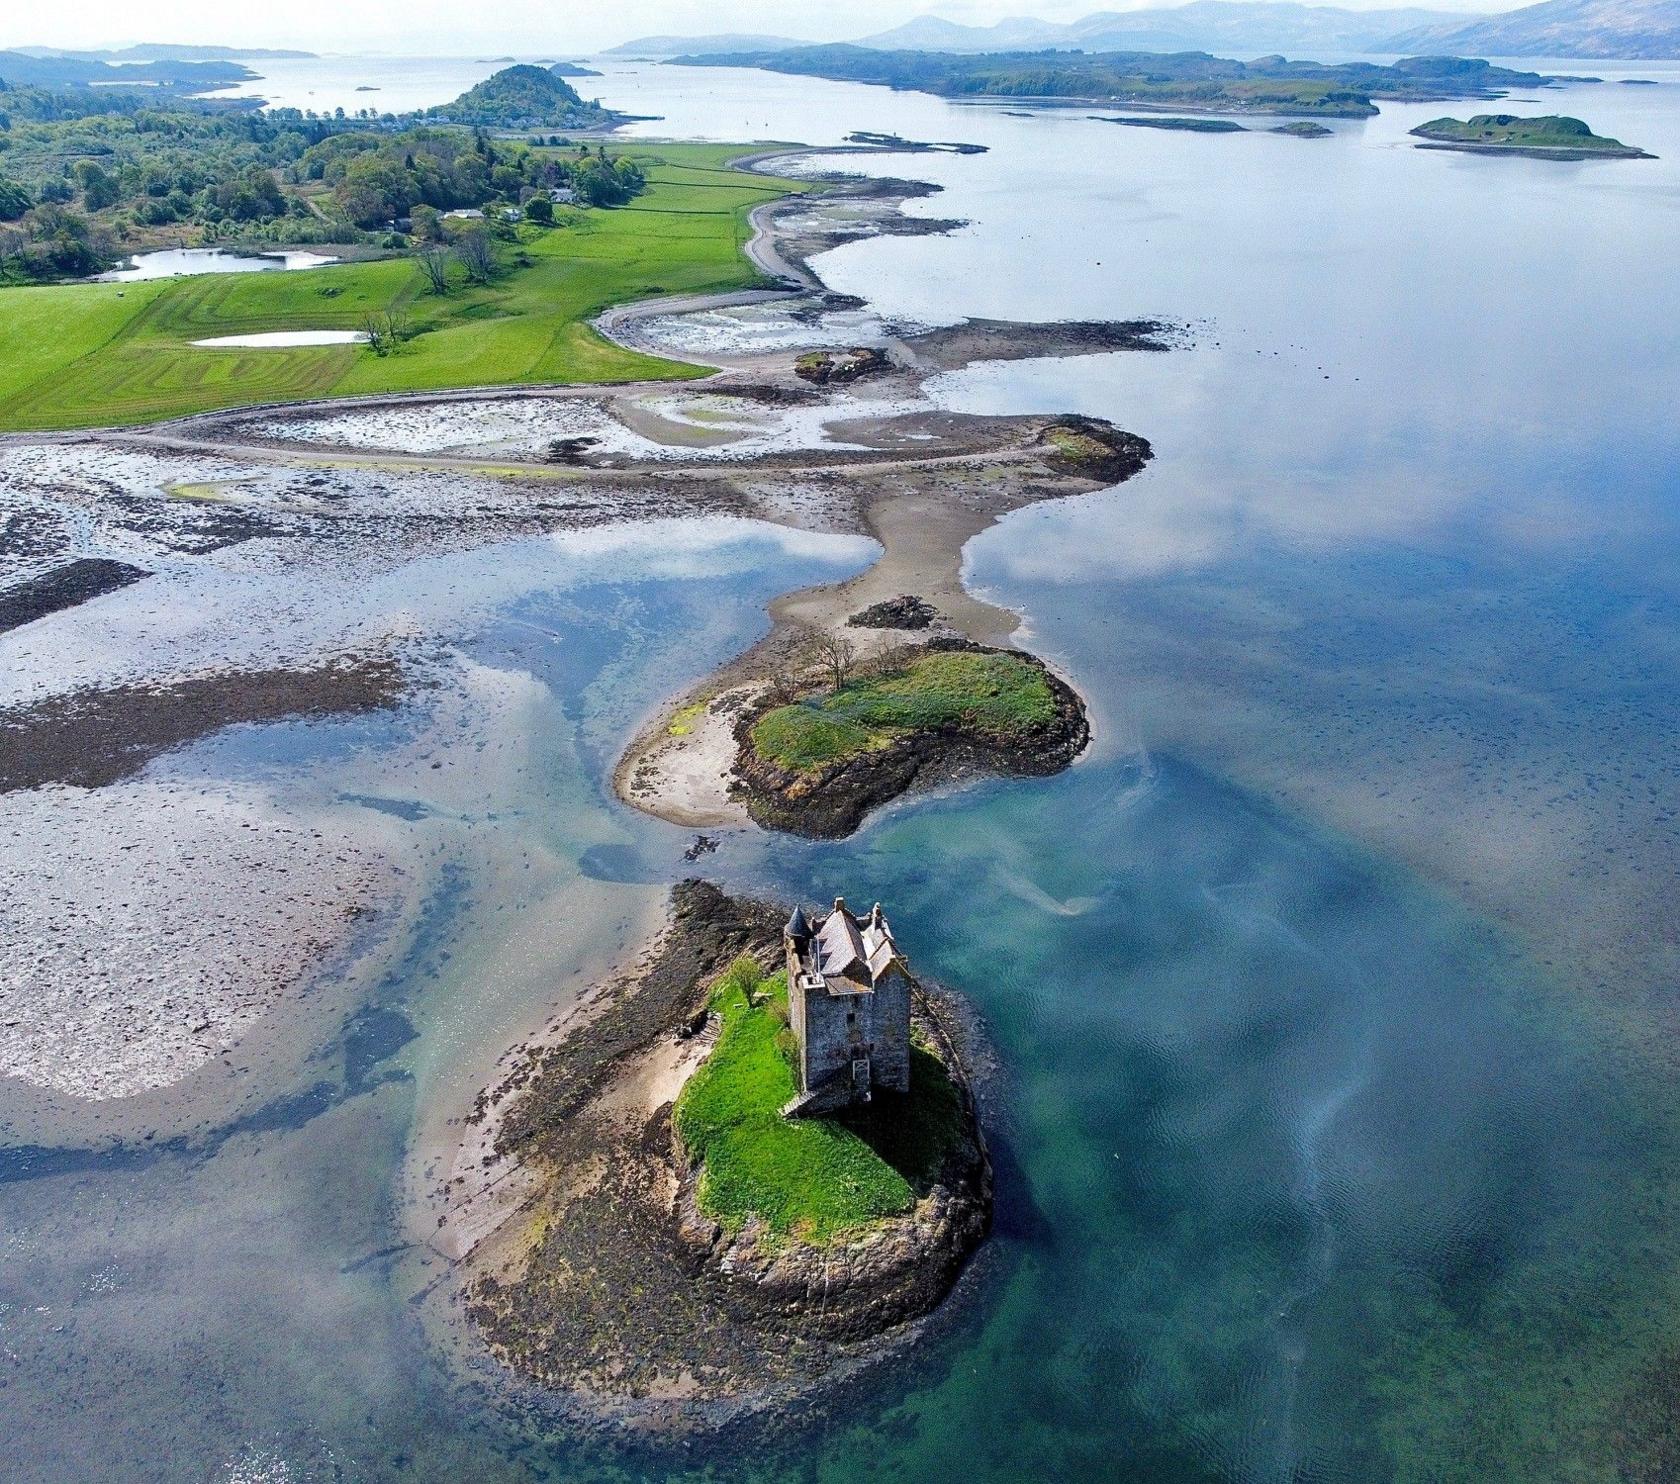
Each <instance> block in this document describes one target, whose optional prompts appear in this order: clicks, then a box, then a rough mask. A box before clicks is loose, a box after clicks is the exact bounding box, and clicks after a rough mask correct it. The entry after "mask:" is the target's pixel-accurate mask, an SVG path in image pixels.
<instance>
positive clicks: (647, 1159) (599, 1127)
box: [464, 881, 992, 1427]
mask: <svg viewBox="0 0 1680 1484" xmlns="http://www.w3.org/2000/svg"><path fill="white" fill-rule="evenodd" d="M968 1035H969V1033H968V1032H966V1031H965V1030H963V1029H962V1025H961V1017H960V1014H959V1008H958V1006H957V1005H956V1003H955V1002H954V1000H952V998H951V997H950V996H948V995H946V994H944V993H943V992H941V991H938V990H936V989H934V988H933V987H932V986H928V985H924V984H921V983H919V982H918V981H917V980H916V979H915V978H914V977H913V976H912V974H911V972H910V968H909V965H908V963H907V961H906V958H905V956H904V954H903V952H902V951H901V950H900V948H899V945H898V943H897V940H896V939H895V937H894V935H893V931H892V928H891V926H890V924H889V923H888V921H887V918H886V915H885V913H884V912H883V911H882V909H881V907H880V906H879V905H876V906H875V907H873V908H872V909H871V910H870V911H869V912H867V913H864V914H861V915H860V914H858V913H855V912H853V911H852V910H851V909H850V908H849V907H848V906H847V905H846V902H845V900H844V899H843V898H842V899H836V901H835V902H834V904H833V907H832V908H831V909H830V910H829V911H827V912H826V913H822V914H807V912H806V911H805V909H803V908H795V909H794V910H793V912H792V913H791V914H789V915H786V916H785V919H784V913H783V911H782V910H780V909H778V908H775V907H773V906H771V905H770V904H767V903H763V902H755V901H749V900H743V899H739V898H733V897H730V896H727V895H725V894H724V893H723V892H721V891H719V890H718V889H717V888H716V887H714V886H712V885H710V884H709V883H706V882H700V881H688V882H684V883H682V884H681V885H679V886H678V887H677V888H675V890H674V891H673V894H672V913H671V918H670V922H669V926H668V927H667V929H666V931H665V933H664V935H663V936H662V938H661V939H660V941H659V942H658V944H657V945H656V947H655V948H654V950H653V952H652V953H651V954H650V955H649V957H648V958H647V960H646V961H645V963H644V964H643V965H642V966H641V968H640V969H639V971H637V972H635V973H633V974H632V975H631V976H629V977H628V978H627V979H626V980H625V981H624V982H623V983H621V984H618V985H616V986H612V987H610V989H609V990H608V992H607V993H605V994H604V995H603V996H602V997H601V1001H600V1003H599V1005H598V1007H597V1008H596V1010H595V1011H594V1013H593V1014H592V1015H591V1016H590V1017H589V1019H588V1021H587V1023H586V1024H584V1025H582V1026H581V1027H578V1028H576V1029H574V1030H572V1031H571V1032H570V1033H569V1034H568V1035H566V1036H565V1037H564V1038H563V1039H561V1040H559V1041H558V1042H556V1043H555V1044H554V1045H552V1046H550V1047H548V1048H546V1049H543V1050H541V1051H538V1052H536V1053H534V1054H532V1055H531V1056H530V1058H529V1059H528V1060H526V1061H525V1062H524V1063H523V1064H522V1065H520V1066H519V1067H518V1068H516V1070H515V1071H514V1072H513V1073H512V1074H511V1075H510V1076H509V1077H508V1078H507V1080H506V1081H505V1082H504V1083H503V1084H502V1085H501V1086H500V1087H498V1088H497V1089H495V1090H494V1091H493V1092H491V1093H487V1094H486V1095H484V1096H483V1097H481V1099H480V1102H479V1107H478V1109H477V1110H476V1112H475V1114H474V1121H475V1123H476V1124H478V1125H480V1126H481V1129H482V1130H483V1131H484V1133H485V1135H486V1137H487V1139H488V1142H489V1144H490V1145H491V1147H493V1149H494V1151H495V1154H494V1159H495V1160H496V1161H500V1162H501V1163H503V1164H514V1165H517V1166H519V1167H520V1168H521V1169H522V1170H523V1172H524V1173H525V1174H526V1175H527V1176H531V1177H534V1186H533V1189H532V1194H531V1195H530V1197H529V1199H528V1200H527V1202H526V1203H525V1205H524V1206H523V1207H522V1208H521V1209H520V1210H519V1211H518V1212H517V1213H516V1216H517V1219H515V1218H514V1217H509V1218H508V1219H506V1220H504V1221H502V1223H501V1225H500V1227H499V1228H498V1229H497V1230H496V1232H495V1234H494V1235H493V1236H492V1237H490V1238H489V1239H487V1240H483V1241H482V1242H481V1243H479V1244H475V1245H476V1250H475V1251H474V1252H473V1253H472V1256H471V1258H470V1260H469V1264H468V1277H467V1281H466V1284H465V1288H464V1292H465V1296H466V1304H467V1308H468V1312H469V1314H470V1315H471V1317H472V1319H473V1321H474V1322H475V1323H476V1325H477V1326H478V1329H479V1331H480V1333H481V1334H482V1335H483V1337H484V1338H485V1340H486V1341H487V1342H488V1344H489V1346H490V1348H491V1350H492V1351H493V1352H494V1353H495V1354H496V1355H497V1356H498V1357H499V1358H500V1359H501V1360H502V1361H503V1362H504V1363H506V1364H507V1365H509V1366H510V1367H512V1368H513V1369H514V1370H515V1371H516V1372H518V1373H519V1374H521V1375H523V1376H524V1377H526V1378H527V1379H529V1380H531V1381H534V1382H536V1383H538V1384H540V1385H542V1386H543V1387H545V1388H548V1389H549V1390H551V1391H553V1392H555V1393H557V1394H559V1395H560V1396H561V1398H562V1400H563V1402H565V1403H566V1404H568V1405H570V1406H572V1407H575V1409H576V1410H577V1411H578V1413H579V1414H580V1415H582V1416H587V1417H590V1418H592V1419H594V1420H597V1421H607V1422H613V1423H630V1424H636V1423H643V1424H647V1425H653V1426H659V1427H669V1426H685V1425H716V1424H720V1423H723V1422H727V1421H729V1420H731V1419H732V1418H734V1417H738V1416H740V1415H743V1414H745V1413H748V1412H751V1411H755V1410H758V1409H759V1408H761V1407H762V1406H765V1405H769V1404H772V1403H773V1404H774V1405H775V1406H776V1407H778V1408H783V1407H786V1406H787V1404H788V1403H789V1402H790V1401H791V1400H795V1399H797V1398H798V1397H799V1396H800V1395H802V1394H804V1393H807V1392H809V1391H810V1390H812V1389H813V1388H815V1387H816V1386H817V1384H818V1383H819V1382H821V1383H824V1384H825V1385H826V1384H829V1383H832V1382H834V1381H835V1380H837V1379H839V1378H840V1377H843V1376H845V1375H848V1374H853V1373H855V1372H857V1371H859V1370H861V1369H863V1368H865V1367H867V1366H868V1365H870V1364H872V1363H873V1362H875V1361H877V1360H879V1359H881V1358H883V1357H884V1356H886V1355H888V1354H891V1353H894V1352H895V1351H896V1350H897V1349H899V1348H901V1347H902V1346H903V1345H904V1344H906V1343H908V1342H909V1341H910V1340H911V1339H913V1337H914V1335H915V1334H916V1333H917V1327H916V1325H915V1324H914V1323H913V1321H916V1320H919V1319H921V1318H923V1317H924V1316H926V1315H927V1314H929V1313H930V1312H931V1311H932V1310H933V1309H934V1308H936V1307H937V1306H938V1305H939V1304H940V1302H941V1301H942V1300H943V1299H944V1298H945V1297H946V1295H947V1294H948V1293H949V1292H950V1291H951V1289H952V1287H953V1286H954V1284H955V1283H956V1281H957V1279H958V1277H959V1276H960V1275H961V1273H962V1271H963V1268H964V1266H965V1264H966V1263H967V1261H968V1259H969V1257H970V1256H971V1255H972V1253H973V1252H974V1251H975V1249H976V1248H977V1247H978V1246H979V1245H980V1243H981V1242H982V1241H983V1240H984V1238H985V1236H986V1234H987V1232H988V1230H989V1228H990V1223H991V1203H992V1172H991V1164H990V1161H989V1159H988V1157H987V1153H986V1146H985V1141H984V1138H983V1136H982V1134H981V1131H980V1125H979V1119H978V1116H977V1112H976V1107H975V1101H974V1097H973V1093H972V1091H971V1087H970V1083H969V1079H968V1076H967V1074H966V1072H965V1069H964V1064H963V1055H962V1052H961V1050H960V1047H961V1045H962V1044H963V1043H964V1041H965V1040H966V1039H967V1037H968Z"/></svg>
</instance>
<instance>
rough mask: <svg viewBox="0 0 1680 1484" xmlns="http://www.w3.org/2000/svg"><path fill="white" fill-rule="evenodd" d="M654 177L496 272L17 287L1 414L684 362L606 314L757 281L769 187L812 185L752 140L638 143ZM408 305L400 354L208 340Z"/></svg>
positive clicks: (573, 217)
mask: <svg viewBox="0 0 1680 1484" xmlns="http://www.w3.org/2000/svg"><path fill="white" fill-rule="evenodd" d="M615 153H617V154H620V155H628V156H630V157H631V158H633V159H635V160H636V161H637V162H638V163H639V164H640V165H641V166H642V168H643V169H644V171H645V172H646V173H647V177H648V183H649V184H648V190H647V191H646V192H645V193H644V194H643V195H641V196H639V197H637V198H636V199H635V200H634V201H632V202H631V203H630V204H628V205H627V206H623V207H619V208H616V209H612V210H582V209H577V210H570V209H566V208H561V209H560V210H559V211H557V212H556V214H555V218H556V225H555V227H554V228H553V229H549V230H545V229H541V228H537V227H532V226H522V227H520V228H519V241H518V242H517V243H511V244H510V243H504V244H501V245H500V255H501V265H502V267H501V272H500V273H499V274H498V275H497V276H496V277H495V278H494V279H493V281H492V282H491V283H489V284H487V285H478V286H468V285H466V284H464V283H461V282H460V281H459V279H460V277H461V275H460V273H459V270H457V273H456V279H457V282H456V284H455V286H454V288H453V289H452V290H451V292H450V293H448V294H447V295H438V294H434V293H432V292H430V291H429V289H428V288H427V285H426V283H425V280H424V278H423V276H422V274H421V270H420V267H419V265H418V264H417V263H416V262H414V261H413V260H412V259H409V258H388V259H382V260H378V261H374V262H363V263H350V264H343V265H338V266H333V267H327V268H316V269H311V270H309V271H307V272H296V273H243V274H210V275H204V276H201V277H193V278H177V279H167V280H157V281H153V282H138V283H137V282H128V283H110V284H91V283H78V284H54V285H49V286H45V287H39V288H25V287H19V288H8V289H4V290H0V431H26V430H35V429H62V428H79V427H101V426H108V425H114V424H134V423H144V422H151V421H156V420H158V419H162V418H170V417H181V416H185V415H187V414H189V413H194V412H206V411H211V410H214V409H217V408H224V407H236V406H243V405H249V404H253V403H266V402H285V401H301V400H305V399H308V398H313V397H330V396H335V395H336V396H346V395H354V394H365V393H379V392H404V391H434V390H443V389H447V388H453V387H471V386H502V385H514V384H532V383H551V382H554V383H560V382H606V381H626V380H640V379H650V378H670V379H679V378H683V377H689V376H695V375H700V374H703V373H702V372H701V370H700V368H697V367H694V366H689V365H685V364H683V363H681V362H676V361H668V360H663V359H660V358H657V357H653V356H647V355H642V354H638V353H634V352H630V351H625V350H622V349H620V348H619V347H617V346H615V345H612V344H611V343H609V342H608V341H606V340H604V339H602V338H601V337H600V336H599V335H597V334H596V333H595V332H594V331H593V330H592V329H591V328H590V327H589V323H588V322H589V321H590V320H591V319H592V318H593V317H594V316H595V315H597V314H599V313H600V312H601V311H602V310H603V309H606V308H608V307H610V306H611V305H613V304H618V303H624V302H626V301H629V300H633V299H639V298H645V297H651V296H653V295H657V294H662V293H668V294H680V293H700V292H712V291H722V290H728V289H733V288H743V287H748V286H750V285H751V284H752V283H753V282H754V281H755V280H756V278H757V276H758V275H757V271H756V270H755V269H754V268H753V266H752V264H751V263H750V262H749V261H748V259H747V258H746V256H745V255H744V254H743V253H742V251H741V246H742V244H743V243H744V242H745V240H746V238H747V236H748V235H749V233H750V230H751V229H750V227H749V225H748V221H747V217H748V213H749V212H750V211H751V210H752V208H753V207H754V206H756V205H758V204H759V203H761V202H763V201H767V200H771V199H773V198H775V197H777V196H780V195H785V194H787V192H788V191H790V190H799V189H803V187H801V186H800V185H799V183H797V182H792V181H790V182H785V183H784V182H780V181H772V180H769V179H767V178H766V177H764V176H758V175H750V174H747V173H745V172H743V171H736V170H731V169H729V168H728V164H727V162H728V161H729V160H730V159H731V158H732V157H734V156H736V155H738V154H739V153H740V147H739V146H731V145H719V144H626V145H624V146H622V147H618V148H616V149H615ZM386 310H396V311H399V312H401V313H403V314H405V315H406V316H407V317H408V320H409V323H410V326H411V329H412V332H413V335H412V338H411V339H410V340H408V341H407V342H406V343H405V344H404V345H403V346H402V348H401V349H400V351H398V352H397V353H396V354H393V355H389V356H379V355H376V354H375V353H374V352H373V351H372V350H370V349H368V348H367V347H364V346H360V345H328V346H304V347H289V348H260V349H251V348H239V349H208V348H203V347H199V346H195V345H193V344H192V342H193V341H195V340H201V339H207V338H209V337H212V336H218V335H237V334H250V333H260V332H264V331H272V330H355V329H360V328H361V326H362V323H363V320H364V317H365V316H366V315H368V314H370V313H374V312H383V311H386Z"/></svg>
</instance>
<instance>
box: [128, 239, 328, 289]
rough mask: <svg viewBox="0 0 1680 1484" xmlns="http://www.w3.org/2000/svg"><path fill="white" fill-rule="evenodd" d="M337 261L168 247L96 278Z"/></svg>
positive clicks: (273, 269)
mask: <svg viewBox="0 0 1680 1484" xmlns="http://www.w3.org/2000/svg"><path fill="white" fill-rule="evenodd" d="M337 261H338V259H337V258H335V257H329V256H327V255H325V254H323V253H314V252H298V251H290V252H273V253H237V252H227V251H226V250H224V249H223V248H219V247H170V248H163V249H161V250H160V251H158V252H142V253H136V254H134V256H133V257H131V258H129V259H127V261H126V264H125V266H123V267H121V268H113V269H112V270H111V271H110V272H109V273H101V274H100V275H99V276H98V279H97V280H96V281H97V282H99V283H128V282H131V281H133V280H135V279H142V278H183V277H186V276H187V275H189V274H194V273H283V272H287V271H296V270H298V269H302V268H320V267H323V266H324V265H326V264H327V263H336V262H337Z"/></svg>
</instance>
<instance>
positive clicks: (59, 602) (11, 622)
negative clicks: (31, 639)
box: [0, 557, 148, 634]
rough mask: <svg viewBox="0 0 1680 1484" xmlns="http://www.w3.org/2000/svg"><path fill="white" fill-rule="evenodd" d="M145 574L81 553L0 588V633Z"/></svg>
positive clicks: (125, 585)
mask: <svg viewBox="0 0 1680 1484" xmlns="http://www.w3.org/2000/svg"><path fill="white" fill-rule="evenodd" d="M147 575H148V574H147V573H146V572H145V571H144V570H143V569H141V568H139V567H131V566H129V565H128V563H127V562H113V561H110V560H108V559H107V558H105V557H81V558H79V559H78V560H76V561H73V562H67V563H66V564H65V565H64V566H62V567H56V568H54V569H53V570H52V571H51V572H46V573H43V574H42V575H41V576H40V577H32V578H30V579H29V580H28V581H27V582H20V583H18V584H17V585H16V586H15V587H9V588H6V589H5V590H4V591H0V634H3V633H4V632H5V631H6V630H7V629H16V628H21V627H22V626H23V625H24V624H26V623H34V622H35V620H36V619H38V618H45V617H46V616H47V615H48V614H49V613H57V612H59V611H60V610H61V609H64V608H74V607H76V606H77V605H78V604H81V603H86V602H89V601H91V600H92V599H94V598H99V597H103V596H104V595H105V594H106V593H114V592H115V591H116V590H117V589H118V588H121V587H127V586H128V585H129V583H131V582H138V581H139V580H140V579H141V578H142V577H145V576H147Z"/></svg>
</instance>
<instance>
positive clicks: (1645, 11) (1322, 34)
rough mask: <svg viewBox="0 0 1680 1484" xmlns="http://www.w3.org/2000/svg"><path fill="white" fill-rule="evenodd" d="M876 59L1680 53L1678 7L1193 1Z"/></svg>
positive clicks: (942, 36) (877, 41)
mask: <svg viewBox="0 0 1680 1484" xmlns="http://www.w3.org/2000/svg"><path fill="white" fill-rule="evenodd" d="M809 44H810V43H808V42H803V41H794V40H791V39H790V38H788V37H785V36H732V35H724V36H643V37H641V38H639V39H638V40H636V41H629V42H626V43H624V45H622V46H617V47H614V48H613V49H612V51H611V52H610V53H608V55H613V56H622V57H653V58H664V57H675V56H714V55H718V54H721V53H733V52H742V53H745V52H766V51H778V50H785V49H788V48H792V47H798V46H807V45H809ZM855 44H856V45H858V46H866V47H873V48H876V49H878V50H883V51H933V52H953V53H965V52H1018V51H1034V50H1051V49H1053V50H1058V51H1085V52H1105V51H1159V52H1180V51H1203V50H1206V51H1214V52H1219V53H1225V54H1231V53H1235V54H1237V55H1240V56H1244V57H1252V56H1257V55H1259V54H1261V53H1264V52H1287V53H1290V54H1292V55H1296V56H1299V55H1303V54H1307V55H1311V54H1317V55H1319V56H1325V55H1336V54H1339V53H1366V54H1375V55H1397V56H1416V55H1419V54H1422V53H1435V54H1446V55H1453V56H1479V57H1487V56H1500V57H1604V58H1610V57H1626V58H1646V59H1654V58H1662V57H1680V0H1542V3H1540V4H1538V5H1529V6H1525V7H1524V8H1523V9H1521V10H1513V11H1509V12H1507V13H1505V14H1502V15H1465V14H1462V13H1455V12H1450V11H1440V10H1428V9H1422V8H1417V7H1412V8H1396V9H1389V10H1346V9H1343V8H1340V7H1337V6H1333V5H1300V4H1295V3H1292V0H1190V3H1189V4H1187V5H1178V6H1162V7H1157V8H1152V9H1148V10H1128V11H1098V12H1096V13H1095V14H1092V15H1088V16H1086V17H1085V18H1084V19H1083V20H1077V21H1069V22H1066V23H1061V22H1055V21H1042V20H1037V19H1034V18H1032V17H1028V16H1018V17H1015V18H1014V19H1011V20H1005V21H999V22H998V23H997V24H996V25H992V26H965V25H962V24H960V23H958V22H956V21H947V20H943V19H941V18H940V17H938V16H922V17H920V18H919V19H917V20H913V21H910V22H908V23H907V24H905V25H902V26H897V27H895V28H893V29H892V30H890V31H882V32H879V33H877V34H876V35H873V36H865V37H863V38H862V39H861V40H859V41H857V42H856V43H855Z"/></svg>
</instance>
